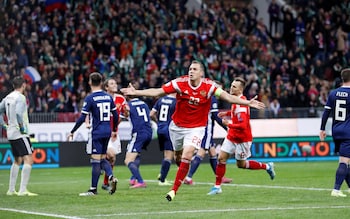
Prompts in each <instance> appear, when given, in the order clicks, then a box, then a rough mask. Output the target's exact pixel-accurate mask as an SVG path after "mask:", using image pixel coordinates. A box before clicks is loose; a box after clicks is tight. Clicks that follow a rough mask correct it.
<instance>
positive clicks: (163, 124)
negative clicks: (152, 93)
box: [153, 95, 176, 133]
mask: <svg viewBox="0 0 350 219" xmlns="http://www.w3.org/2000/svg"><path fill="white" fill-rule="evenodd" d="M175 105H176V98H175V97H173V96H170V95H167V96H164V97H161V98H160V99H158V100H157V102H156V103H155V105H154V107H153V109H154V110H156V111H157V120H158V121H157V125H158V133H167V132H168V130H169V129H168V127H169V124H170V122H171V117H172V115H173V113H174V111H175Z"/></svg>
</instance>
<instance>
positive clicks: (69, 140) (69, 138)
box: [67, 133, 73, 142]
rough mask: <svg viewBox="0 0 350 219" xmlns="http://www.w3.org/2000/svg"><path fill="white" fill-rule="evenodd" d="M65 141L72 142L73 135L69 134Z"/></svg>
mask: <svg viewBox="0 0 350 219" xmlns="http://www.w3.org/2000/svg"><path fill="white" fill-rule="evenodd" d="M67 141H68V142H71V141H73V133H70V134H69V135H68V136H67Z"/></svg>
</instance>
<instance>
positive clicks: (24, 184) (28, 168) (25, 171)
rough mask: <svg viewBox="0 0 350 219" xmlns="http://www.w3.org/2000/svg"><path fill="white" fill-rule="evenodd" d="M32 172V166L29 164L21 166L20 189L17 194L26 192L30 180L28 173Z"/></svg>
mask: <svg viewBox="0 0 350 219" xmlns="http://www.w3.org/2000/svg"><path fill="white" fill-rule="evenodd" d="M31 170H32V166H31V165H29V164H23V169H22V174H21V175H22V176H21V187H20V190H19V192H20V193H22V192H25V191H26V190H27V185H28V182H29V178H30V172H31Z"/></svg>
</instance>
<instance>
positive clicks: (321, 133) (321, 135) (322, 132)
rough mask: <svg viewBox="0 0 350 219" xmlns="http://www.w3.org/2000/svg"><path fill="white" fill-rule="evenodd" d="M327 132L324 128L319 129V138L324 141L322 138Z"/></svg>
mask: <svg viewBox="0 0 350 219" xmlns="http://www.w3.org/2000/svg"><path fill="white" fill-rule="evenodd" d="M326 136H327V134H326V131H325V130H321V131H320V140H321V141H324V139H325V138H326Z"/></svg>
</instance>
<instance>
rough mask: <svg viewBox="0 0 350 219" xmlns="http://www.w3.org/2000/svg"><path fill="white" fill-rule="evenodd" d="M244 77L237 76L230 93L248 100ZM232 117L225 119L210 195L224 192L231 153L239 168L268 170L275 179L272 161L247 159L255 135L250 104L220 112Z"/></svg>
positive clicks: (236, 105)
mask: <svg viewBox="0 0 350 219" xmlns="http://www.w3.org/2000/svg"><path fill="white" fill-rule="evenodd" d="M245 84H246V82H245V80H244V79H243V78H235V79H234V81H233V82H232V83H231V89H230V93H231V94H232V95H234V96H237V97H239V98H241V99H242V100H246V97H245V96H243V90H244V87H245ZM225 116H230V117H231V122H230V121H229V120H227V119H223V121H222V123H223V124H224V125H226V126H227V127H228V132H227V136H226V138H225V140H224V142H223V143H222V145H221V148H220V153H219V158H218V164H217V166H216V182H215V185H214V187H212V189H211V190H210V192H209V193H208V195H215V194H219V193H222V190H221V183H222V178H223V177H224V175H225V172H226V161H227V159H229V158H230V156H231V154H235V159H236V164H237V166H238V167H239V168H243V169H251V170H266V172H267V173H268V174H269V175H270V178H271V179H272V180H273V179H274V178H275V171H274V165H273V163H272V162H270V163H267V164H265V163H260V162H257V161H255V160H247V159H248V158H249V157H250V156H251V152H250V147H251V145H252V141H253V136H252V130H251V128H250V109H249V106H242V105H239V104H232V106H231V111H228V112H221V113H219V117H221V118H223V117H225Z"/></svg>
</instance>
